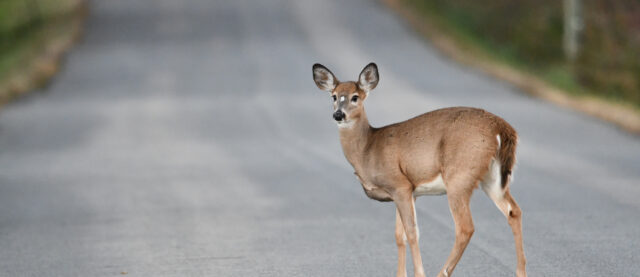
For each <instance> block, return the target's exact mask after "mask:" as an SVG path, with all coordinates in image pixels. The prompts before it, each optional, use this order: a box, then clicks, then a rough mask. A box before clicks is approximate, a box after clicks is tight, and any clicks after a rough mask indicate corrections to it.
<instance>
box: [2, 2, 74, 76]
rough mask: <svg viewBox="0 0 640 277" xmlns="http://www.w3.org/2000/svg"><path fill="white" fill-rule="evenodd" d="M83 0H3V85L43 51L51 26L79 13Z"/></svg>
mask: <svg viewBox="0 0 640 277" xmlns="http://www.w3.org/2000/svg"><path fill="white" fill-rule="evenodd" d="M80 3H81V2H80V0H0V83H1V82H2V81H3V79H5V77H7V75H8V74H9V73H10V72H11V71H12V70H14V69H17V68H20V67H21V66H23V65H24V64H25V63H28V61H29V60H30V59H31V57H32V56H34V55H37V54H38V53H39V52H40V51H42V50H43V49H44V45H42V41H43V38H44V37H48V36H52V35H55V34H50V33H49V32H50V31H51V30H52V29H55V28H52V26H51V25H52V24H61V22H60V21H61V20H59V19H61V18H64V17H66V16H69V15H70V14H72V13H74V12H75V11H77V9H78V7H79V6H80Z"/></svg>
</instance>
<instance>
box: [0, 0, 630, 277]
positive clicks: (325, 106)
mask: <svg viewBox="0 0 640 277" xmlns="http://www.w3.org/2000/svg"><path fill="white" fill-rule="evenodd" d="M90 6H91V14H90V16H89V18H88V21H87V29H86V35H85V38H84V40H83V41H82V42H81V43H80V44H79V45H78V46H77V47H76V48H74V49H73V51H72V52H71V54H70V55H69V56H68V58H67V61H66V64H65V66H64V69H63V70H62V72H61V73H60V74H59V75H58V76H57V77H56V79H55V80H54V81H53V83H52V84H51V85H50V86H49V87H47V88H46V89H43V90H42V91H39V92H34V93H32V94H30V95H29V96H27V97H23V98H22V99H19V100H18V101H15V102H13V103H11V104H10V105H8V106H6V107H4V109H3V110H2V112H1V113H0V275H2V276H118V275H120V274H123V273H126V274H127V275H130V276H394V274H395V270H396V245H395V240H394V216H395V211H394V207H393V204H390V203H379V202H376V201H371V200H369V199H367V198H366V196H365V195H364V193H363V191H362V188H361V187H360V185H359V184H358V183H357V181H356V179H355V178H354V176H353V171H352V169H351V168H350V167H349V165H348V164H347V162H346V160H345V159H344V157H343V154H342V152H341V149H340V146H339V141H338V131H337V127H336V126H335V123H334V122H333V120H332V118H331V113H332V110H331V100H330V97H329V95H328V94H327V93H326V92H322V91H320V90H318V89H317V88H316V87H315V85H314V83H313V81H312V74H311V65H312V64H313V63H315V62H321V63H323V64H324V65H326V66H328V67H329V68H331V69H332V70H333V72H334V73H335V74H336V75H337V76H338V78H340V79H342V80H349V79H355V78H356V77H357V74H358V73H359V72H360V70H361V69H362V67H363V66H364V65H366V64H367V63H368V62H370V61H375V62H377V64H378V66H379V68H380V75H381V81H380V84H379V86H378V88H377V89H376V90H374V91H373V92H371V95H370V97H369V99H368V100H367V103H366V105H367V106H366V107H367V111H368V115H369V119H370V121H371V123H372V124H373V125H374V126H381V125H385V124H389V123H392V122H395V121H399V120H403V119H407V118H409V117H411V116H415V115H418V114H420V113H423V112H425V111H428V110H432V109H436V108H440V107H446V106H458V105H464V106H476V107H481V108H485V109H487V110H489V111H491V112H493V113H495V114H498V115H500V116H502V117H504V118H505V119H506V120H508V121H509V122H511V124H512V125H513V126H515V128H516V129H517V130H518V131H519V133H520V136H521V141H520V146H519V149H518V154H519V156H518V159H519V162H518V165H517V169H516V171H515V181H514V182H513V184H512V193H513V195H514V196H515V198H516V199H517V201H518V202H519V203H520V205H521V206H522V209H523V211H524V241H525V251H526V254H527V258H528V262H529V263H528V270H529V275H530V276H635V275H638V274H640V263H638V258H639V257H640V235H638V234H640V216H639V214H640V213H639V212H640V139H638V137H634V136H632V135H629V134H627V133H624V132H622V131H619V130H618V129H616V128H615V127H613V126H612V125H610V124H606V123H603V122H601V121H599V120H597V119H594V118H591V117H589V116H586V115H583V114H580V113H577V112H574V111H569V110H566V109H563V108H559V107H556V106H554V105H551V104H548V103H545V102H543V101H540V100H537V99H535V98H531V97H528V96H526V95H524V94H522V93H521V92H519V91H517V90H516V89H514V88H513V87H511V86H510V85H508V84H505V83H501V82H499V81H497V80H494V79H491V78H488V77H486V76H484V75H483V74H481V73H478V72H476V71H474V70H472V69H469V68H466V67H464V66H462V65H458V64H455V63H454V62H452V61H449V60H448V59H446V58H444V57H442V56H440V54H438V52H437V51H435V50H434V49H433V48H432V47H431V46H429V44H428V42H426V41H425V40H423V39H422V38H420V37H419V36H418V35H417V34H416V33H414V32H413V31H412V30H411V29H410V28H408V27H407V26H406V25H405V24H404V23H403V21H402V19H400V18H397V17H396V16H395V15H394V14H392V13H391V12H390V11H388V10H387V9H386V8H385V7H384V6H383V5H381V4H380V3H378V2H377V1H373V0H356V1H314V0H296V1H284V0H268V1H266V0H265V1H209V0H190V1H175V0H144V1H142V0H141V1H127V0H109V1H92V2H91V5H90ZM471 205H472V207H471V208H472V211H473V215H474V221H475V227H476V232H475V234H474V236H473V238H472V240H471V243H470V245H469V247H468V248H467V250H466V252H465V255H464V256H463V258H462V260H461V262H460V264H459V265H458V267H457V268H456V272H455V273H456V276H513V275H514V271H515V263H516V259H515V249H514V245H513V237H512V235H511V230H510V228H509V226H508V225H507V223H506V220H505V219H504V218H503V217H502V215H501V214H500V212H499V211H498V210H497V209H496V208H495V207H494V205H493V203H492V202H491V201H490V200H489V199H488V198H487V197H486V196H485V195H484V194H483V193H481V192H479V191H478V192H476V193H475V195H474V197H473V198H472V203H471ZM417 210H418V221H419V223H420V227H421V228H420V230H421V240H420V246H421V250H422V254H423V260H424V264H425V270H426V273H427V275H428V276H435V274H436V273H437V272H438V270H439V269H440V268H441V266H442V265H443V263H444V261H445V260H446V258H447V256H448V254H449V251H450V249H451V246H452V244H453V239H454V232H453V222H452V219H451V216H450V214H449V210H448V206H447V203H446V198H445V197H422V198H420V199H419V201H418V204H417ZM410 268H411V267H410ZM411 272H412V269H410V273H411Z"/></svg>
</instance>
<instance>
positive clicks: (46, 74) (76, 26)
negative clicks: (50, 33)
mask: <svg viewBox="0 0 640 277" xmlns="http://www.w3.org/2000/svg"><path fill="white" fill-rule="evenodd" d="M88 6H89V4H88V3H87V1H86V0H80V3H79V5H78V7H77V10H76V11H74V12H73V13H75V14H74V15H72V19H71V22H70V25H71V28H70V30H69V32H68V33H67V34H65V35H62V36H60V37H56V38H50V40H49V41H48V42H47V45H46V47H45V49H44V50H43V51H42V52H41V53H40V54H39V55H38V56H37V57H34V58H33V59H32V60H31V61H30V62H29V63H28V64H26V65H25V66H24V68H22V69H20V70H19V71H18V72H17V73H14V74H12V75H11V76H10V77H9V78H8V79H7V81H6V82H3V83H2V84H0V108H2V106H4V105H5V104H7V103H9V102H10V101H11V100H12V99H15V98H16V97H18V96H21V95H24V94H26V93H27V92H29V91H32V90H35V89H39V88H42V87H45V86H46V85H47V84H48V83H49V81H51V79H52V78H53V77H54V76H55V75H56V73H58V72H59V70H60V65H61V64H62V63H63V59H64V56H65V54H67V53H68V51H69V50H70V49H71V48H72V47H73V46H74V45H75V44H76V43H77V42H78V41H80V39H81V38H82V35H83V33H84V22H85V20H86V17H87V14H88V13H89V7H88Z"/></svg>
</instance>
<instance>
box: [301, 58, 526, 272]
mask: <svg viewBox="0 0 640 277" xmlns="http://www.w3.org/2000/svg"><path fill="white" fill-rule="evenodd" d="M379 79H380V76H379V73H378V66H377V65H376V64H375V63H370V64H368V65H367V66H365V67H364V69H362V71H361V72H360V75H359V76H358V79H357V81H346V82H340V81H338V79H337V78H336V77H335V75H334V74H333V73H332V72H331V71H330V70H329V69H328V68H326V67H325V66H323V65H321V64H318V63H316V64H314V65H313V80H314V82H315V84H316V85H317V87H318V88H319V89H321V90H324V91H327V92H329V93H330V95H331V99H332V101H333V119H334V120H335V121H336V123H337V125H338V130H339V134H340V144H341V146H342V150H343V153H344V155H345V157H346V159H347V161H348V162H349V164H350V165H351V166H352V167H353V169H354V170H355V172H354V174H355V176H356V178H357V180H358V181H359V182H360V184H361V185H362V188H363V189H364V193H365V194H366V195H367V196H368V197H369V198H371V199H374V200H378V201H381V202H388V201H393V202H394V203H395V207H396V222H395V239H396V244H397V247H398V269H397V275H396V276H398V277H406V275H407V273H406V253H407V250H406V244H407V243H408V244H409V248H410V252H411V256H412V258H413V268H414V276H416V277H424V276H425V273H424V268H423V265H422V258H421V256H420V249H419V244H418V242H419V230H418V224H417V218H416V207H415V200H416V198H417V197H418V196H423V195H446V196H447V200H448V203H449V209H450V211H451V215H452V216H453V221H454V224H455V242H454V245H453V249H452V250H451V253H450V254H449V257H448V258H447V260H446V263H445V264H444V266H443V267H442V269H441V270H440V271H439V274H438V276H440V277H448V276H451V274H452V273H453V270H454V269H455V267H456V265H457V264H458V262H459V261H460V258H461V257H462V254H463V252H464V250H465V249H466V247H467V245H468V244H469V241H470V239H471V236H472V235H473V232H474V226H473V220H472V218H471V210H470V208H469V201H470V199H471V194H472V192H473V191H474V190H475V189H476V188H478V187H480V188H482V190H483V191H484V192H485V193H486V195H487V196H488V197H489V198H490V199H491V200H492V201H493V202H494V203H495V205H496V206H497V207H498V209H499V210H500V211H501V212H502V214H503V215H504V216H505V217H506V218H507V222H508V224H509V225H510V227H511V229H512V232H513V236H514V240H515V246H516V255H517V268H516V276H517V277H526V276H527V273H526V269H525V265H526V259H525V255H524V249H523V245H522V210H521V209H520V207H519V206H518V204H517V203H516V201H515V200H514V199H513V197H512V196H511V193H510V189H509V184H510V181H511V179H512V175H513V174H512V170H513V167H514V165H515V161H516V145H517V141H518V134H517V133H516V131H515V130H514V128H513V127H511V125H510V124H509V123H507V122H506V121H505V120H504V119H502V118H501V117H499V116H497V115H494V114H492V113H489V112H487V111H485V110H483V109H478V108H471V107H450V108H443V109H438V110H434V111H430V112H427V113H424V114H422V115H419V116H416V117H414V118H411V119H409V120H406V121H402V122H399V123H395V124H391V125H387V126H384V127H380V128H374V127H371V125H369V121H368V120H367V114H366V113H365V109H364V100H366V99H367V97H368V96H369V93H370V91H372V90H373V89H375V88H376V86H377V85H378V81H379Z"/></svg>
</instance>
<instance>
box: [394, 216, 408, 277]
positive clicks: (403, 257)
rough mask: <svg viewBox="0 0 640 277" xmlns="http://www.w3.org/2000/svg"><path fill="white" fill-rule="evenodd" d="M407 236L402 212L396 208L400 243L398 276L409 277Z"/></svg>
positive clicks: (397, 232) (398, 240) (397, 234)
mask: <svg viewBox="0 0 640 277" xmlns="http://www.w3.org/2000/svg"><path fill="white" fill-rule="evenodd" d="M406 242H407V237H406V235H405V233H404V226H402V219H401V218H400V212H399V211H398V209H396V244H397V245H398V273H397V274H396V276H397V277H407V246H406Z"/></svg>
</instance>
